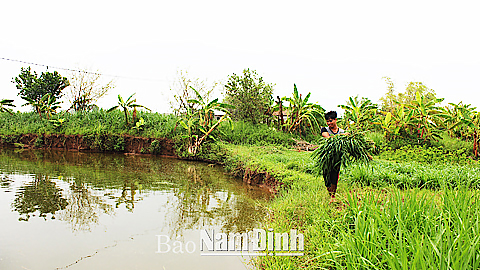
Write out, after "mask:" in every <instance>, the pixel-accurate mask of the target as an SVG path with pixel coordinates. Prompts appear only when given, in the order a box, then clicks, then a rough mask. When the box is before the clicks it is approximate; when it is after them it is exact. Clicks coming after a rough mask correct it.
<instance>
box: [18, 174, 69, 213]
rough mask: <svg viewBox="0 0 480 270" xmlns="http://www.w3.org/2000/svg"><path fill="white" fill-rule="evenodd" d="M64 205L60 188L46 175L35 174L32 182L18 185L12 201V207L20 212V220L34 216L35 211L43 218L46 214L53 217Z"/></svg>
mask: <svg viewBox="0 0 480 270" xmlns="http://www.w3.org/2000/svg"><path fill="white" fill-rule="evenodd" d="M66 206H67V200H66V199H65V198H63V196H62V190H61V189H60V188H58V187H57V185H56V184H55V183H54V182H52V181H50V179H49V177H48V176H46V175H35V180H34V181H33V182H30V183H27V184H26V185H23V186H22V187H20V188H19V190H18V191H17V194H16V195H15V200H14V202H13V208H14V209H15V211H17V212H18V213H19V214H20V217H19V220H20V221H28V220H29V218H30V215H32V216H35V214H34V213H35V212H37V211H38V212H39V216H40V217H43V218H44V219H45V220H46V219H47V214H51V219H55V213H56V212H57V211H59V210H62V209H65V207H66Z"/></svg>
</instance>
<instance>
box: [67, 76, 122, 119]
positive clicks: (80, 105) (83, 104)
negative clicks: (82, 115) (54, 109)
mask: <svg viewBox="0 0 480 270" xmlns="http://www.w3.org/2000/svg"><path fill="white" fill-rule="evenodd" d="M69 77H70V78H69V81H70V87H68V88H67V92H66V94H65V96H66V97H67V99H68V101H69V102H70V104H71V107H70V108H71V109H73V110H75V111H88V110H91V109H92V108H94V107H95V103H96V102H97V101H98V100H99V99H100V98H101V97H103V96H104V95H105V94H107V92H108V91H109V90H110V89H112V88H114V87H115V85H114V82H113V80H111V81H108V82H107V83H105V84H103V83H102V82H101V75H100V74H99V73H91V72H86V71H82V72H72V73H71V74H70V76H69Z"/></svg>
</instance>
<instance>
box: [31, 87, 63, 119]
mask: <svg viewBox="0 0 480 270" xmlns="http://www.w3.org/2000/svg"><path fill="white" fill-rule="evenodd" d="M22 99H24V100H25V101H27V103H25V104H23V105H22V106H27V105H30V106H32V107H34V108H35V110H36V111H37V113H38V114H39V115H40V117H43V114H45V115H46V116H47V119H50V117H51V116H52V115H53V114H56V112H57V109H59V108H60V104H61V103H62V102H60V101H57V99H56V98H55V96H53V95H52V94H51V93H48V94H45V95H44V96H43V97H42V98H41V99H40V100H39V101H35V100H33V99H31V98H29V97H22Z"/></svg>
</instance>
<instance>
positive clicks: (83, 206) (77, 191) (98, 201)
mask: <svg viewBox="0 0 480 270" xmlns="http://www.w3.org/2000/svg"><path fill="white" fill-rule="evenodd" d="M67 202H68V205H67V207H66V208H65V211H62V212H61V213H60V214H59V219H60V220H63V221H66V222H68V223H69V224H70V226H71V228H72V230H73V231H90V230H91V229H92V226H93V225H97V224H98V220H99V215H100V214H101V213H104V214H107V215H112V214H113V207H112V206H111V205H110V204H108V203H107V202H106V201H105V199H104V197H103V196H102V194H100V195H95V194H94V190H92V189H90V188H88V187H87V184H86V183H77V182H75V181H73V182H72V183H71V185H70V192H69V194H68V196H67Z"/></svg>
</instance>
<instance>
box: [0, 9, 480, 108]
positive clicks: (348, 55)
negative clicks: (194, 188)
mask: <svg viewBox="0 0 480 270" xmlns="http://www.w3.org/2000/svg"><path fill="white" fill-rule="evenodd" d="M479 3H480V2H478V1H418V0H417V1H405V0H402V1H385V0H383V1H365V0H364V1H260V0H256V1H250V0H247V1H226V0H223V1H205V0H202V1H198V0H197V1H178V0H177V1H142V0H136V1H101V0H95V1H91V0H84V1H4V2H2V4H1V5H0V7H1V9H0V10H1V16H0V29H1V34H2V37H1V40H0V58H9V59H15V60H22V61H26V62H33V63H38V64H45V65H48V66H49V69H48V71H53V70H55V69H53V68H51V67H62V68H78V67H81V68H88V69H91V70H94V71H95V70H99V71H100V72H101V73H103V74H108V75H116V76H120V77H119V78H116V79H115V80H116V85H117V87H116V88H115V89H113V90H112V91H111V92H110V94H109V95H108V96H106V97H104V98H103V99H101V100H100V102H99V105H100V106H101V107H104V108H108V107H111V106H113V105H115V104H116V102H117V98H116V96H117V95H118V94H121V95H122V96H125V97H127V96H129V95H130V94H133V93H136V97H137V101H138V103H140V104H143V105H145V106H147V107H149V108H151V109H152V110H153V111H157V112H168V111H170V108H169V105H168V100H169V99H171V98H172V92H171V91H170V88H171V87H172V85H173V81H174V80H175V79H176V76H177V72H178V71H179V70H186V71H188V72H189V74H190V76H191V77H192V78H200V79H203V80H206V81H208V82H213V81H223V82H225V81H226V79H227V78H228V75H230V74H233V73H237V74H239V73H241V72H242V70H243V69H245V68H250V69H254V70H256V71H257V72H258V73H259V75H261V76H263V78H264V79H265V81H266V82H268V83H272V84H275V87H274V96H277V95H279V96H281V97H282V96H286V95H291V93H292V92H293V84H294V83H295V84H297V87H298V90H299V91H300V93H304V94H306V93H308V92H312V97H311V101H314V102H318V103H319V104H320V105H322V106H323V107H324V108H325V109H327V110H332V109H338V108H337V105H338V104H344V103H345V101H346V100H347V98H348V97H349V96H355V95H359V96H364V97H368V98H370V99H371V100H372V101H374V102H378V99H379V98H380V97H381V96H383V95H384V93H385V91H386V88H387V85H386V83H385V81H384V80H383V79H382V77H383V76H388V77H391V78H392V80H393V81H394V83H395V86H396V89H397V91H403V90H404V89H405V86H406V84H407V83H408V82H410V81H421V82H423V83H424V84H425V85H426V86H427V87H429V88H432V89H434V90H435V91H436V93H437V96H438V97H444V98H445V99H446V101H447V102H455V103H457V102H460V101H464V102H465V103H471V104H473V105H474V106H477V107H479V108H480V98H479V97H480V94H479V90H480V87H479V86H478V78H479V75H480V36H479V26H480V16H479V15H478V11H479V10H480V9H479V8H480V4H479ZM27 66H28V64H23V63H19V62H12V61H6V60H1V59H0V99H3V98H8V99H14V100H15V102H14V104H16V105H17V106H20V105H21V104H23V103H24V102H23V100H21V99H20V98H19V97H18V96H17V93H18V90H17V89H16V88H15V85H14V84H13V83H12V82H11V80H12V78H13V77H16V76H17V75H18V74H19V73H20V68H21V67H27ZM32 69H34V70H36V71H37V72H39V73H41V72H44V71H46V70H47V69H46V68H45V67H38V66H32ZM57 71H59V72H60V73H61V74H62V75H64V76H65V75H67V74H66V72H64V71H62V70H60V69H57ZM126 77H128V78H126ZM105 79H112V77H105ZM338 110H339V109H338ZM339 111H340V110H339Z"/></svg>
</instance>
